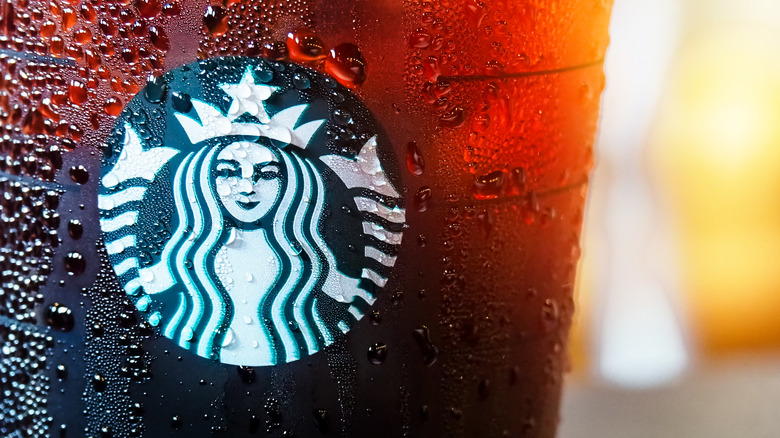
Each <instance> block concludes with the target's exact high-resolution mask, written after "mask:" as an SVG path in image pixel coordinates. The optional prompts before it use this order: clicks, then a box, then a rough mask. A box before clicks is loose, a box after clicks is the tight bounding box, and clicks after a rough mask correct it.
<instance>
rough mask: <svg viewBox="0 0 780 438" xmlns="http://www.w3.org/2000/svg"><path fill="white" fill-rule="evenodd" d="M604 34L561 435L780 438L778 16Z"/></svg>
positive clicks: (620, 12)
mask: <svg viewBox="0 0 780 438" xmlns="http://www.w3.org/2000/svg"><path fill="white" fill-rule="evenodd" d="M610 34H611V45H610V49H609V52H608V55H607V59H606V64H605V71H606V75H607V87H606V89H605V92H604V95H603V100H602V116H601V125H600V132H599V136H598V140H597V151H598V152H597V157H598V158H597V166H596V170H595V172H594V174H593V179H592V183H591V187H590V190H591V192H590V201H589V207H588V214H587V219H586V224H585V233H584V237H583V239H584V243H583V249H584V251H583V260H582V263H581V265H580V271H579V272H580V280H579V285H578V292H577V293H578V297H577V300H578V303H579V309H578V313H577V316H576V321H575V328H574V331H573V333H572V338H571V342H570V355H571V360H572V371H571V373H570V374H569V375H568V377H567V382H566V389H565V391H564V402H563V408H562V413H561V431H560V436H561V438H575V437H576V438H589V437H599V438H603V437H621V438H623V437H626V438H633V437H642V438H644V437H686V438H687V437H708V438H712V437H716V438H717V437H729V438H731V437H735V436H738V437H750V438H752V437H773V438H776V437H780V1H778V0H615V4H614V9H613V15H612V25H611V29H610Z"/></svg>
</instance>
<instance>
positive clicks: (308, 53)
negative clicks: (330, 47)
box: [287, 28, 326, 62]
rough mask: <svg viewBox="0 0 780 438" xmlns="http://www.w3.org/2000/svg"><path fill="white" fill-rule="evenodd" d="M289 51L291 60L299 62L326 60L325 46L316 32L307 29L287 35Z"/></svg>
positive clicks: (297, 30)
mask: <svg viewBox="0 0 780 438" xmlns="http://www.w3.org/2000/svg"><path fill="white" fill-rule="evenodd" d="M287 50H288V51H289V53H290V58H291V59H292V60H293V61H298V62H315V61H320V60H322V59H325V56H326V54H325V44H324V43H323V42H322V40H321V39H320V37H318V36H317V35H316V34H315V33H314V32H312V31H311V30H309V29H306V28H300V29H296V30H295V31H294V32H290V33H289V34H287Z"/></svg>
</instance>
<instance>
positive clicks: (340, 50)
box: [325, 43, 366, 88]
mask: <svg viewBox="0 0 780 438" xmlns="http://www.w3.org/2000/svg"><path fill="white" fill-rule="evenodd" d="M325 71H326V72H328V73H329V74H330V75H331V76H333V77H334V78H336V80H337V81H339V82H340V83H341V84H342V85H344V86H345V87H349V88H356V87H359V86H360V85H362V84H363V82H365V81H366V60H365V59H364V58H363V55H362V54H361V53H360V49H358V47H357V46H356V45H354V44H349V43H344V44H339V45H338V46H336V47H335V48H333V49H331V50H330V52H329V53H328V59H327V60H325Z"/></svg>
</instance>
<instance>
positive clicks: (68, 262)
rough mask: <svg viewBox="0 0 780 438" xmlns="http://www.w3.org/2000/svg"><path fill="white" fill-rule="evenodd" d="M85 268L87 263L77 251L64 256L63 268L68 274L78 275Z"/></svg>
mask: <svg viewBox="0 0 780 438" xmlns="http://www.w3.org/2000/svg"><path fill="white" fill-rule="evenodd" d="M86 268H87V263H86V261H85V260H84V256H82V255H81V253H79V252H75V251H73V252H69V253H68V254H67V255H66V256H65V270H66V271H68V274H70V275H80V274H83V273H84V270H85V269H86Z"/></svg>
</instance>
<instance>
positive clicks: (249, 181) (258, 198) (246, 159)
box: [215, 141, 282, 223]
mask: <svg viewBox="0 0 780 438" xmlns="http://www.w3.org/2000/svg"><path fill="white" fill-rule="evenodd" d="M215 171H216V190H217V195H218V198H219V200H220V202H221V204H222V206H223V207H224V208H225V210H226V211H227V213H228V215H229V216H231V217H232V218H233V219H235V220H236V221H238V222H239V223H254V222H257V221H259V220H260V219H262V218H263V217H264V216H265V215H266V214H268V212H269V211H270V210H271V209H272V208H273V206H274V204H275V203H276V201H277V199H278V198H279V194H280V192H281V190H282V178H281V176H282V164H281V163H280V162H279V158H278V157H277V155H276V154H274V153H273V151H271V149H269V148H267V147H266V146H263V145H261V144H258V143H252V142H248V141H239V142H235V143H231V144H229V145H227V146H226V147H225V148H224V149H222V150H221V151H220V152H219V154H217V159H216V168H215Z"/></svg>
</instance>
